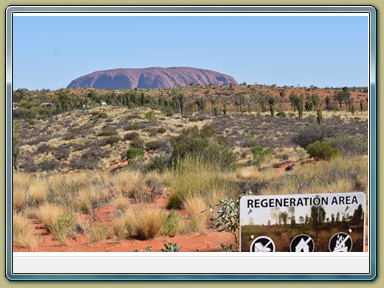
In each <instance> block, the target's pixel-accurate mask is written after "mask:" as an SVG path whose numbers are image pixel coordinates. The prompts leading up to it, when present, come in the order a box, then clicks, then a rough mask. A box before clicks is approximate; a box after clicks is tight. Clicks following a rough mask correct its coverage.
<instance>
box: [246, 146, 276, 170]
mask: <svg viewBox="0 0 384 288" xmlns="http://www.w3.org/2000/svg"><path fill="white" fill-rule="evenodd" d="M272 152H273V150H272V149H271V148H264V147H261V146H254V147H252V148H251V153H252V155H253V161H254V163H255V165H256V167H257V168H258V169H260V167H261V164H262V163H263V162H264V161H266V160H267V159H268V158H269V157H270V156H271V154H272Z"/></svg>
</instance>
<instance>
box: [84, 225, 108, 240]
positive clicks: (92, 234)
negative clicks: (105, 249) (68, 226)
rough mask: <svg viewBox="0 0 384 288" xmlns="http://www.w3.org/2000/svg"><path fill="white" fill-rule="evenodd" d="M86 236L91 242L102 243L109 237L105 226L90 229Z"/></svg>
mask: <svg viewBox="0 0 384 288" xmlns="http://www.w3.org/2000/svg"><path fill="white" fill-rule="evenodd" d="M88 235H89V238H90V241H91V242H99V241H103V240H105V239H107V238H108V237H109V228H108V226H105V225H102V226H99V227H91V228H90V229H89V230H88Z"/></svg>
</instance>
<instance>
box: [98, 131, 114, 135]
mask: <svg viewBox="0 0 384 288" xmlns="http://www.w3.org/2000/svg"><path fill="white" fill-rule="evenodd" d="M117 134H118V133H117V131H116V130H101V131H100V132H99V133H97V136H115V135H117Z"/></svg>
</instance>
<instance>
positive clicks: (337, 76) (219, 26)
mask: <svg viewBox="0 0 384 288" xmlns="http://www.w3.org/2000/svg"><path fill="white" fill-rule="evenodd" d="M13 25H14V29H13V37H14V39H13V53H14V55H13V59H14V62H13V77H14V78H13V88H14V89H18V88H28V89H43V88H47V89H59V88H63V87H66V86H67V85H68V84H69V82H70V81H71V80H73V79H75V78H77V77H80V76H82V75H85V74H89V73H91V72H94V71H99V70H107V69H114V68H144V67H174V66H184V67H186V66H187V67H197V68H204V69H210V70H215V71H218V72H222V73H224V74H228V75H231V76H233V77H234V78H235V79H236V80H237V81H238V82H239V83H241V82H243V81H245V82H246V83H248V84H254V83H258V84H277V85H295V86H296V85H301V86H309V85H316V86H319V87H327V86H328V87H331V86H333V87H342V86H368V21H367V17H354V16H353V17H350V16H348V17H346V16H332V17H331V16H321V17H314V16H305V17H303V16H301V17H294V16H292V17H185V16H184V17H182V16H180V17H153V16H152V17H127V16H125V17H55V16H52V17H41V16H28V17H19V16H16V17H14V19H13Z"/></svg>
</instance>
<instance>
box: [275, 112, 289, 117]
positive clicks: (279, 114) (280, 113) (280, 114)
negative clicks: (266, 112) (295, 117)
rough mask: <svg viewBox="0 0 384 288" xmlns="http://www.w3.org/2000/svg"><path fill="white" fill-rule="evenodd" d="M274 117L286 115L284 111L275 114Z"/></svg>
mask: <svg viewBox="0 0 384 288" xmlns="http://www.w3.org/2000/svg"><path fill="white" fill-rule="evenodd" d="M276 116H279V117H287V114H286V113H285V112H284V111H280V112H277V114H276Z"/></svg>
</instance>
